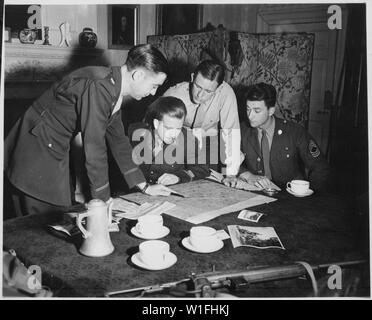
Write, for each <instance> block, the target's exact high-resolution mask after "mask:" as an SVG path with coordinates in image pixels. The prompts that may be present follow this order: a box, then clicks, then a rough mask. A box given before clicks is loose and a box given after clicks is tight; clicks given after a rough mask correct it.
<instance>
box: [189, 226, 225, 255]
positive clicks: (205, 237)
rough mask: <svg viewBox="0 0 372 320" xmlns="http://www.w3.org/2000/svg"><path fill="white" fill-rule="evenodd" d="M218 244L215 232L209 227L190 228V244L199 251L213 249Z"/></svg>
mask: <svg viewBox="0 0 372 320" xmlns="http://www.w3.org/2000/svg"><path fill="white" fill-rule="evenodd" d="M217 242H218V238H217V231H216V229H213V228H211V227H204V226H201V227H192V228H191V229H190V243H191V245H192V246H193V247H194V248H196V249H200V250H208V249H211V248H214V247H215V246H216V243H217Z"/></svg>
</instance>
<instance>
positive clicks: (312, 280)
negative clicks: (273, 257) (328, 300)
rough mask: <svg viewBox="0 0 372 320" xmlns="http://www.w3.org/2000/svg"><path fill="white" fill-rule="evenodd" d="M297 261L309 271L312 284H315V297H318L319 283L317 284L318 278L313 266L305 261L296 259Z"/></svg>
mask: <svg viewBox="0 0 372 320" xmlns="http://www.w3.org/2000/svg"><path fill="white" fill-rule="evenodd" d="M296 263H298V264H300V265H302V266H303V267H304V268H305V270H306V271H307V274H308V275H309V277H310V279H311V284H312V286H313V291H314V297H317V296H318V284H317V282H316V279H315V275H314V271H313V268H312V267H311V265H310V264H308V263H307V262H305V261H296Z"/></svg>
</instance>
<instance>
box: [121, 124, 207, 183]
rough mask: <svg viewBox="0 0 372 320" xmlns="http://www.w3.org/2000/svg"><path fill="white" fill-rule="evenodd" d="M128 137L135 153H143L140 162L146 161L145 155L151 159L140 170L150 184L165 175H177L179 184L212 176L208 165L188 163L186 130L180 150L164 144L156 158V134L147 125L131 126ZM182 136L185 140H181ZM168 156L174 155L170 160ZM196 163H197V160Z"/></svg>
mask: <svg viewBox="0 0 372 320" xmlns="http://www.w3.org/2000/svg"><path fill="white" fill-rule="evenodd" d="M134 133H135V134H134ZM128 136H129V137H130V139H131V143H132V146H133V153H137V152H141V154H140V156H141V159H140V160H143V159H144V157H145V154H147V155H149V157H146V160H147V159H148V160H150V161H146V162H147V163H141V164H140V168H141V170H142V172H143V173H144V175H145V177H146V180H147V182H148V183H150V184H154V183H156V182H157V180H158V179H159V178H160V177H161V176H162V175H163V174H164V173H170V174H174V175H176V176H177V177H178V178H180V181H179V183H183V182H190V181H193V180H197V179H202V178H205V177H207V176H209V174H210V173H209V168H208V166H207V165H206V164H188V163H187V145H186V140H187V139H186V130H185V129H182V132H181V133H180V135H179V136H178V139H177V140H178V143H179V144H178V147H179V149H178V150H177V149H176V147H174V146H173V145H166V144H163V148H162V150H161V151H159V153H158V154H157V155H156V156H154V153H153V149H154V132H153V130H151V128H150V127H149V126H148V125H147V124H145V123H142V122H139V123H134V124H132V125H130V126H129V130H128ZM182 136H183V137H184V139H180V138H182ZM183 142H184V144H183ZM142 146H143V148H142ZM181 148H182V151H181ZM142 149H143V150H142ZM145 149H146V150H145ZM179 151H180V152H179ZM176 153H178V154H176ZM167 154H171V155H172V156H171V157H170V158H169V160H168V158H167V157H166V155H167ZM194 163H197V159H196V160H195V162H194ZM137 164H138V163H137Z"/></svg>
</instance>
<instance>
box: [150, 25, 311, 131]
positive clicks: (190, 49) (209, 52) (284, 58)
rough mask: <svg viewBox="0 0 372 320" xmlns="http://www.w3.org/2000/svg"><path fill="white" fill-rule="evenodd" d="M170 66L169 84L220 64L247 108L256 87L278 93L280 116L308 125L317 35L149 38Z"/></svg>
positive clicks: (205, 34) (209, 34) (228, 33)
mask: <svg viewBox="0 0 372 320" xmlns="http://www.w3.org/2000/svg"><path fill="white" fill-rule="evenodd" d="M148 43H151V44H153V45H154V46H156V47H157V48H159V49H160V50H161V51H162V52H163V53H164V55H165V56H166V57H167V59H168V61H169V62H170V65H171V73H172V76H171V79H170V84H171V85H173V84H175V83H177V82H181V81H187V80H189V79H190V73H191V72H192V71H193V70H194V68H195V67H196V65H197V64H198V63H199V62H200V61H202V60H204V59H208V58H209V59H210V58H214V59H218V60H219V61H220V62H221V63H222V64H223V65H224V66H225V67H226V70H227V75H226V78H225V80H226V81H227V82H228V83H229V84H230V85H231V86H232V87H233V88H234V90H235V93H236V96H237V99H238V104H239V105H242V104H243V103H244V101H243V100H242V97H243V94H244V90H245V88H246V87H247V86H248V85H251V84H254V83H257V82H266V83H270V84H272V85H273V86H274V87H275V88H276V90H277V92H278V99H277V114H278V116H280V117H283V118H285V119H288V120H292V121H294V122H297V123H300V124H304V125H305V124H306V123H307V121H308V113H309V105H310V89H311V88H310V86H311V69H312V61H313V47H314V34H306V33H285V34H253V33H243V32H234V31H227V30H225V29H219V28H218V29H217V30H215V31H211V32H202V33H195V34H188V35H175V36H149V37H148Z"/></svg>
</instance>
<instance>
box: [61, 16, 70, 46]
mask: <svg viewBox="0 0 372 320" xmlns="http://www.w3.org/2000/svg"><path fill="white" fill-rule="evenodd" d="M59 30H60V31H61V37H62V38H61V42H60V43H59V46H60V47H62V46H63V45H64V44H65V43H66V46H67V47H69V46H70V41H71V35H70V24H69V23H68V22H64V23H62V24H61V25H60V26H59Z"/></svg>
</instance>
